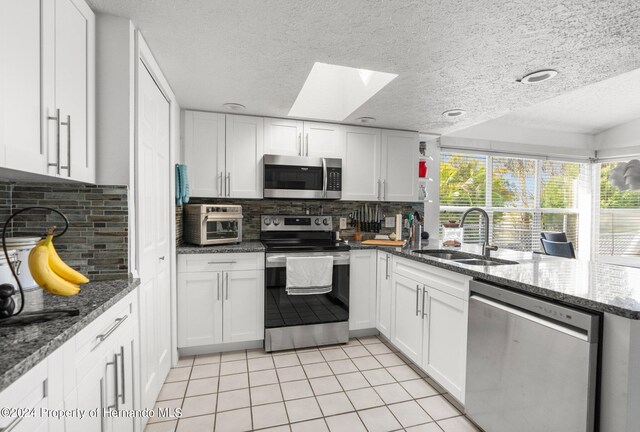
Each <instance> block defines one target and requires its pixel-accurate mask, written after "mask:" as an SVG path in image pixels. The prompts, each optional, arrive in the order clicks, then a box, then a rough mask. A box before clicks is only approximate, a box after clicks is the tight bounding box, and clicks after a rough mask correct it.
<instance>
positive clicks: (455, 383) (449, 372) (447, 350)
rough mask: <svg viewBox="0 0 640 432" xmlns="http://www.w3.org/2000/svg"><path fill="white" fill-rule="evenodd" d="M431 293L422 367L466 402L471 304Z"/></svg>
mask: <svg viewBox="0 0 640 432" xmlns="http://www.w3.org/2000/svg"><path fill="white" fill-rule="evenodd" d="M427 294H428V295H427V299H426V300H427V301H426V302H425V304H426V305H427V306H426V311H425V313H426V316H425V332H424V342H423V349H424V351H423V355H422V368H423V369H424V370H425V371H426V372H427V373H428V374H429V375H430V376H431V377H432V378H433V379H435V380H436V381H437V382H438V383H439V384H440V385H442V386H443V387H444V388H445V389H447V390H448V391H449V393H451V394H452V395H453V396H455V397H456V398H457V399H458V400H459V401H461V402H463V403H464V384H465V380H466V367H467V364H466V358H467V357H466V356H467V306H468V304H467V302H465V301H464V300H462V299H460V298H458V297H454V296H452V295H450V294H447V293H444V292H442V291H440V290H437V289H432V288H428V290H427Z"/></svg>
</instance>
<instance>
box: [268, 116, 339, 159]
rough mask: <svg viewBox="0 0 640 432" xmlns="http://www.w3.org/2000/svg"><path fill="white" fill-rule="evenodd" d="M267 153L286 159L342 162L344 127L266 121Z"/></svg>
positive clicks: (286, 121)
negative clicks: (334, 159)
mask: <svg viewBox="0 0 640 432" xmlns="http://www.w3.org/2000/svg"><path fill="white" fill-rule="evenodd" d="M264 152H265V154H276V155H283V156H309V157H319V158H342V157H343V156H344V131H343V126H342V125H338V124H331V123H317V122H308V121H305V122H303V121H299V120H289V119H275V118H265V119H264Z"/></svg>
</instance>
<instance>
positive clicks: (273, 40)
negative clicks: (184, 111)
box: [89, 0, 640, 133]
mask: <svg viewBox="0 0 640 432" xmlns="http://www.w3.org/2000/svg"><path fill="white" fill-rule="evenodd" d="M89 3H90V5H91V6H92V7H93V8H94V9H95V10H96V11H99V12H105V13H110V14H114V15H119V16H124V17H128V18H130V19H132V20H133V21H134V23H135V24H136V26H137V27H138V28H140V30H141V31H142V33H143V35H144V37H145V38H146V40H147V42H148V43H149V46H150V47H151V50H152V51H153V53H154V55H155V56H156V59H157V61H158V63H159V64H160V66H161V68H162V69H163V71H164V73H165V75H166V77H167V79H168V81H169V83H170V84H171V86H172V87H173V89H174V91H175V93H176V96H177V98H178V101H179V102H180V104H181V106H183V107H185V108H193V109H202V110H215V111H221V110H223V107H222V104H223V103H225V102H238V103H242V104H244V105H246V106H247V111H246V113H248V114H258V115H270V116H278V117H286V115H287V113H288V111H289V109H290V108H291V106H292V104H293V102H294V101H295V99H296V96H297V94H298V92H299V91H300V88H301V87H302V85H303V83H304V81H305V79H306V77H307V75H308V73H309V71H310V70H311V67H312V65H313V63H314V62H316V61H318V62H325V63H331V64H338V65H344V66H352V67H357V68H364V69H372V70H377V71H382V72H391V73H396V74H399V76H398V78H396V79H395V80H394V81H393V82H391V83H390V84H389V85H388V86H387V87H385V88H384V89H382V90H381V91H380V92H379V93H378V94H376V95H375V96H374V97H373V98H372V99H371V100H369V101H368V102H366V103H365V104H364V105H363V106H361V107H360V108H359V109H357V110H356V111H355V112H354V113H353V114H352V115H351V116H349V117H348V118H347V120H346V122H352V121H353V120H354V119H355V118H357V117H360V116H372V117H376V118H377V119H378V123H377V125H379V126H384V127H396V128H402V129H412V130H418V131H425V132H437V133H447V132H451V131H454V130H457V129H461V128H464V127H468V126H471V125H473V124H477V123H480V122H483V121H486V120H490V119H493V118H497V117H500V116H503V115H504V114H507V113H509V112H511V111H513V110H515V109H517V108H521V107H526V106H529V105H532V104H534V103H536V102H540V101H543V100H546V99H549V98H551V97H554V96H557V95H560V94H562V93H565V92H567V91H569V90H574V89H576V88H579V87H582V86H584V85H587V84H591V83H594V82H598V81H601V80H604V79H607V78H611V77H613V76H616V75H619V74H621V73H624V72H628V71H631V70H633V69H637V68H640V2H639V1H638V0H626V1H624V0H619V1H616V0H613V1H607V2H604V3H603V2H598V1H588V0H583V1H578V0H564V1H562V2H558V1H557V0H538V1H531V0H511V1H505V0H466V1H457V2H456V1H450V0H437V1H436V0H432V1H427V0H419V1H418V0H387V1H365V0H342V1H318V0H288V1H285V0H253V1H248V0H237V1H221V0H89ZM543 67H553V68H555V69H558V70H559V71H560V75H559V76H558V77H557V78H555V79H554V80H553V81H550V82H548V83H545V84H543V85H538V86H525V85H521V84H518V83H516V82H515V79H516V78H519V77H521V76H522V75H523V74H525V73H527V72H530V71H534V70H537V69H540V68H543ZM451 108H462V109H465V110H466V111H467V112H468V115H467V116H466V117H464V118H462V119H458V120H453V121H448V120H445V119H444V118H443V117H442V116H441V113H442V112H443V111H445V110H447V109H451Z"/></svg>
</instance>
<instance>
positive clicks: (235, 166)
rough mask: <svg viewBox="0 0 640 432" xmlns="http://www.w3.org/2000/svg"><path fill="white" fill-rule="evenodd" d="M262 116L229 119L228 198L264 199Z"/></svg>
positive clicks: (227, 154) (227, 135)
mask: <svg viewBox="0 0 640 432" xmlns="http://www.w3.org/2000/svg"><path fill="white" fill-rule="evenodd" d="M263 134H264V121H263V119H262V117H250V116H239V115H230V114H227V116H226V145H225V148H226V158H225V160H226V168H227V173H226V179H225V180H226V183H227V184H226V186H227V189H226V192H227V193H226V196H228V197H232V198H262V190H263V188H262V182H263V175H262V155H263V154H264V138H263Z"/></svg>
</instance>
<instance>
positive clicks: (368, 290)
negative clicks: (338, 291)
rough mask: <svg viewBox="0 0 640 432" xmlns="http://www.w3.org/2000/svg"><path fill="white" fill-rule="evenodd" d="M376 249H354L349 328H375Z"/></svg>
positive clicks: (350, 268) (350, 273)
mask: <svg viewBox="0 0 640 432" xmlns="http://www.w3.org/2000/svg"><path fill="white" fill-rule="evenodd" d="M375 317H376V251H375V250H352V251H351V254H350V259H349V330H361V329H370V328H374V327H375V325H376V323H375Z"/></svg>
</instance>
